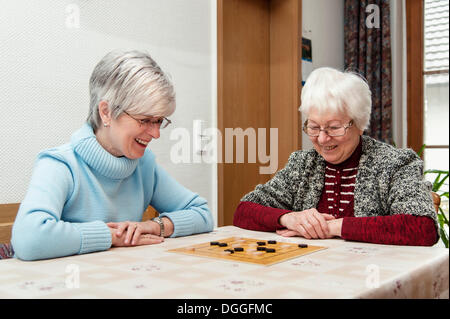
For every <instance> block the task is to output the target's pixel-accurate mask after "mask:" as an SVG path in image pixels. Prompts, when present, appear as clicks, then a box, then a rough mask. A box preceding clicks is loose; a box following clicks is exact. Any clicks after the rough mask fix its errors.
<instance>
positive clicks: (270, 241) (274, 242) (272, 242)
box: [268, 240, 277, 244]
mask: <svg viewBox="0 0 450 319" xmlns="http://www.w3.org/2000/svg"><path fill="white" fill-rule="evenodd" d="M268 243H269V244H276V243H277V241H276V240H269V241H268Z"/></svg>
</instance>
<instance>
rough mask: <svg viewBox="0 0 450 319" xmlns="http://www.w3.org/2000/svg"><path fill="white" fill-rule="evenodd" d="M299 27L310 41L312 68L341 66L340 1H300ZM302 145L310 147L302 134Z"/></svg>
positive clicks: (342, 27) (342, 32)
mask: <svg viewBox="0 0 450 319" xmlns="http://www.w3.org/2000/svg"><path fill="white" fill-rule="evenodd" d="M302 29H303V31H302V32H303V36H305V37H307V38H309V39H311V40H312V63H313V69H316V68H320V67H323V66H328V67H332V68H336V69H339V70H343V69H344V0H303V1H302ZM302 148H303V149H309V148H312V144H311V141H310V140H309V138H308V136H306V134H303V138H302Z"/></svg>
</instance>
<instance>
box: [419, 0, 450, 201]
mask: <svg viewBox="0 0 450 319" xmlns="http://www.w3.org/2000/svg"><path fill="white" fill-rule="evenodd" d="M423 34H424V67H423V77H424V79H423V83H424V105H423V109H424V123H423V125H424V136H423V139H424V141H423V142H424V144H425V145H426V146H425V150H424V153H423V158H424V162H425V169H440V170H447V171H448V169H449V104H448V103H449V100H448V91H449V88H448V85H449V74H448V70H449V38H448V37H449V2H448V0H425V1H424V33H423ZM434 177H435V176H434V175H428V176H427V179H429V180H432V179H434ZM446 184H447V185H445V186H444V188H445V190H446V191H448V181H447V182H446ZM443 204H444V203H443ZM445 204H446V205H447V209H448V202H447V203H445Z"/></svg>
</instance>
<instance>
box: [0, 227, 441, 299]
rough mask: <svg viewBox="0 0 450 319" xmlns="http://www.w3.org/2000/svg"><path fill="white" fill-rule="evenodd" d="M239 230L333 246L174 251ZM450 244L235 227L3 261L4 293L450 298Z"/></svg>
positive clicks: (0, 287)
mask: <svg viewBox="0 0 450 319" xmlns="http://www.w3.org/2000/svg"><path fill="white" fill-rule="evenodd" d="M232 236H240V237H248V238H256V239H262V240H270V239H274V240H277V241H286V242H291V243H306V244H310V245H320V246H326V247H327V249H325V250H321V251H317V252H314V253H311V254H308V255H305V256H301V257H298V258H294V259H290V260H287V261H285V262H281V263H277V264H274V265H271V266H264V265H256V264H249V263H240V262H231V261H226V260H220V259H213V258H204V257H197V256H188V255H183V254H177V253H173V252H168V250H169V249H173V248H178V247H183V246H187V245H193V244H199V243H203V242H209V241H213V240H220V239H222V238H227V237H232ZM448 291H449V251H448V249H445V248H441V247H411V246H390V245H375V244H367V243H357V242H348V241H344V240H340V239H331V240H306V239H303V238H298V237H296V238H283V237H281V236H278V235H276V234H274V233H265V232H254V231H248V230H243V229H240V228H237V227H233V226H226V227H221V228H218V229H216V230H214V231H213V232H211V233H206V234H199V235H194V236H188V237H180V238H169V239H166V240H165V242H164V243H162V244H159V245H151V246H139V247H127V248H112V249H110V250H108V251H105V252H99V253H92V254H85V255H77V256H70V257H65V258H57V259H50V260H42V261H34V262H25V261H20V260H18V259H7V260H2V261H0V298H162V299H165V298H171V299H179V298H180V299H181V298H188V299H196V298H202V299H203V298H205V299H207V298H220V299H240V298H251V299H253V298H263V299H276V298H283V299H291V298H295V299H300V298H448V296H449V294H448Z"/></svg>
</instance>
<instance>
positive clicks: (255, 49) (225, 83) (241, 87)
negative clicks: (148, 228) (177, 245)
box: [218, 0, 270, 225]
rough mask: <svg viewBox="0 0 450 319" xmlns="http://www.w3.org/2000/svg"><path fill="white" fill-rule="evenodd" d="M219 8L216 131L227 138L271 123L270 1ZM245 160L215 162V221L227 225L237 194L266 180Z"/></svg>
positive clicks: (225, 3)
mask: <svg viewBox="0 0 450 319" xmlns="http://www.w3.org/2000/svg"><path fill="white" fill-rule="evenodd" d="M218 8H219V10H218V11H219V16H218V22H219V25H218V55H219V56H218V67H219V70H218V73H219V78H218V96H219V100H218V108H219V111H218V120H219V123H218V126H219V130H220V131H221V132H222V136H223V137H225V129H226V128H232V129H235V128H239V127H240V128H242V129H243V130H245V129H247V128H254V129H255V130H256V131H257V129H258V128H267V127H269V123H270V108H269V103H270V102H269V98H270V84H269V80H270V77H269V62H270V55H269V54H270V51H269V2H268V1H261V0H221V1H219V3H218ZM234 145H236V141H235V143H234ZM246 146H247V145H246ZM245 149H247V147H246V148H245ZM235 151H236V147H235V148H234V153H236V152H235ZM235 156H236V154H234V158H236V157H235ZM247 158H248V157H247V155H246V156H245V163H242V164H240V163H235V161H236V160H234V161H233V163H219V165H218V169H219V172H218V178H219V186H218V191H219V196H218V199H219V214H218V216H219V220H218V224H219V225H231V224H232V221H233V213H234V210H235V209H236V207H237V204H238V203H239V200H240V198H241V197H242V196H243V195H245V194H246V193H248V192H249V191H251V190H252V189H253V188H254V187H255V185H257V184H259V183H263V182H265V181H267V180H268V177H267V176H266V175H260V174H259V164H258V163H254V164H252V163H250V164H249V163H246V162H247ZM222 160H223V162H225V143H222ZM224 194H225V197H224Z"/></svg>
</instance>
